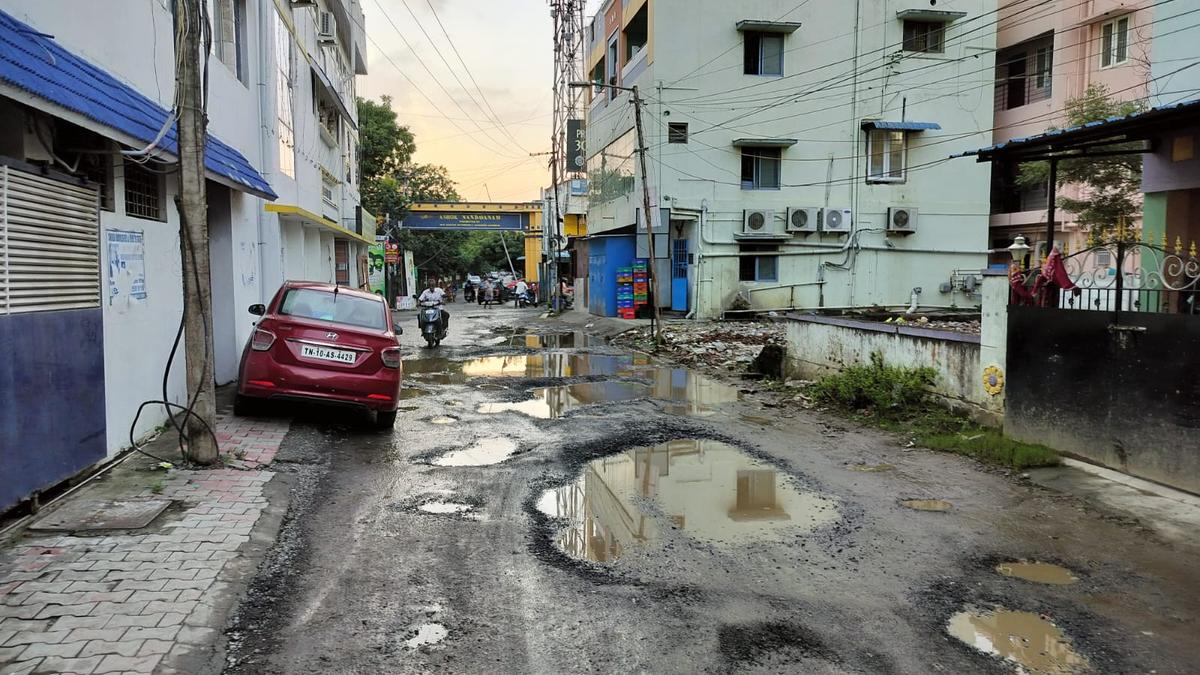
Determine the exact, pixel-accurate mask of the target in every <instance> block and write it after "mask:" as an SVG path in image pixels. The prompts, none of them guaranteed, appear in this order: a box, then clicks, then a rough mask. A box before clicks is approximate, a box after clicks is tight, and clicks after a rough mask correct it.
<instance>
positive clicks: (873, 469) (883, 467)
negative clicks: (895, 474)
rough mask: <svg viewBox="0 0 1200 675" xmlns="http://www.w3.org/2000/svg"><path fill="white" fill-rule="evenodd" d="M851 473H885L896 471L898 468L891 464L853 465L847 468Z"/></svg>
mask: <svg viewBox="0 0 1200 675" xmlns="http://www.w3.org/2000/svg"><path fill="white" fill-rule="evenodd" d="M846 468H848V469H850V470H851V471H859V472H862V473H881V472H884V471H895V470H896V467H894V466H892V465H891V464H851V465H850V466H848V467H846Z"/></svg>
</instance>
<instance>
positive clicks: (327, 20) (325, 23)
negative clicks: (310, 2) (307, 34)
mask: <svg viewBox="0 0 1200 675" xmlns="http://www.w3.org/2000/svg"><path fill="white" fill-rule="evenodd" d="M317 40H318V41H320V42H333V41H335V40H337V19H336V18H334V16H333V12H321V25H320V26H318V28H317Z"/></svg>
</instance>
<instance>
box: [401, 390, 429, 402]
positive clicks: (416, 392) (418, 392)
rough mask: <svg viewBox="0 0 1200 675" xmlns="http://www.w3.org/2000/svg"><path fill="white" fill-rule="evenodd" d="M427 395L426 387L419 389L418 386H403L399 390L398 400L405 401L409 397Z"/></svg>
mask: <svg viewBox="0 0 1200 675" xmlns="http://www.w3.org/2000/svg"><path fill="white" fill-rule="evenodd" d="M428 395H429V390H428V389H420V388H418V387H404V388H402V389H401V390H400V400H401V401H407V400H409V399H414V398H418V397H421V396H428Z"/></svg>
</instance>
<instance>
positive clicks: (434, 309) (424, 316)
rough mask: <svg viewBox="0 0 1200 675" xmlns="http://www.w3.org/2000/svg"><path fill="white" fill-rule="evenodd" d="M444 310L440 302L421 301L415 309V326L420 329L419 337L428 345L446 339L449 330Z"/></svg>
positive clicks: (432, 345)
mask: <svg viewBox="0 0 1200 675" xmlns="http://www.w3.org/2000/svg"><path fill="white" fill-rule="evenodd" d="M446 314H447V312H446V310H445V309H443V307H442V303H440V302H430V301H426V302H422V303H421V306H420V307H419V308H418V309H417V326H418V327H419V328H420V329H421V337H423V338H425V343H426V344H427V345H428V346H430V347H436V346H438V345H440V344H441V343H442V340H444V339H446V333H447V331H448V330H449V328H450V326H449V323H450V322H449V321H447V317H446Z"/></svg>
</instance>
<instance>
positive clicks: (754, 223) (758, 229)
mask: <svg viewBox="0 0 1200 675" xmlns="http://www.w3.org/2000/svg"><path fill="white" fill-rule="evenodd" d="M779 235H780V230H779V225H778V224H777V223H776V222H775V212H774V211H768V210H765V209H746V210H744V211H742V232H741V235H740V236H742V237H778V236H779Z"/></svg>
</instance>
